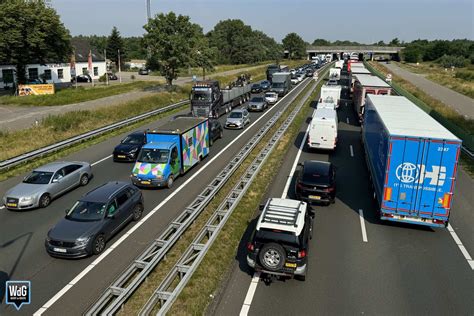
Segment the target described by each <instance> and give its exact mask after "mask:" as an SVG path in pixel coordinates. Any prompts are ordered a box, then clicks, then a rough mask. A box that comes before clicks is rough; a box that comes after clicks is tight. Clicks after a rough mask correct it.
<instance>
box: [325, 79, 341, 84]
mask: <svg viewBox="0 0 474 316" xmlns="http://www.w3.org/2000/svg"><path fill="white" fill-rule="evenodd" d="M326 85H328V86H337V85H339V82H338V81H337V80H336V79H329V80H328V82H327V83H326Z"/></svg>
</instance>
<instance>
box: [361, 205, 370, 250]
mask: <svg viewBox="0 0 474 316" xmlns="http://www.w3.org/2000/svg"><path fill="white" fill-rule="evenodd" d="M359 217H360V229H361V230H362V240H363V241H364V242H369V240H368V239H367V231H366V230H365V219H364V211H363V210H361V209H359Z"/></svg>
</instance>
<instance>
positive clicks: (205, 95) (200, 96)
mask: <svg viewBox="0 0 474 316" xmlns="http://www.w3.org/2000/svg"><path fill="white" fill-rule="evenodd" d="M193 100H194V101H211V93H210V92H208V91H193Z"/></svg>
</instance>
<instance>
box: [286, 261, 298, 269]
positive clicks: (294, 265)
mask: <svg viewBox="0 0 474 316" xmlns="http://www.w3.org/2000/svg"><path fill="white" fill-rule="evenodd" d="M285 267H288V268H296V263H289V262H287V263H285Z"/></svg>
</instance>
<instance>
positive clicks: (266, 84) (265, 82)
mask: <svg viewBox="0 0 474 316" xmlns="http://www.w3.org/2000/svg"><path fill="white" fill-rule="evenodd" d="M271 86H272V84H271V82H270V81H268V80H263V81H262V82H260V87H262V90H263V91H267V90H268V89H270V87H271Z"/></svg>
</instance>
